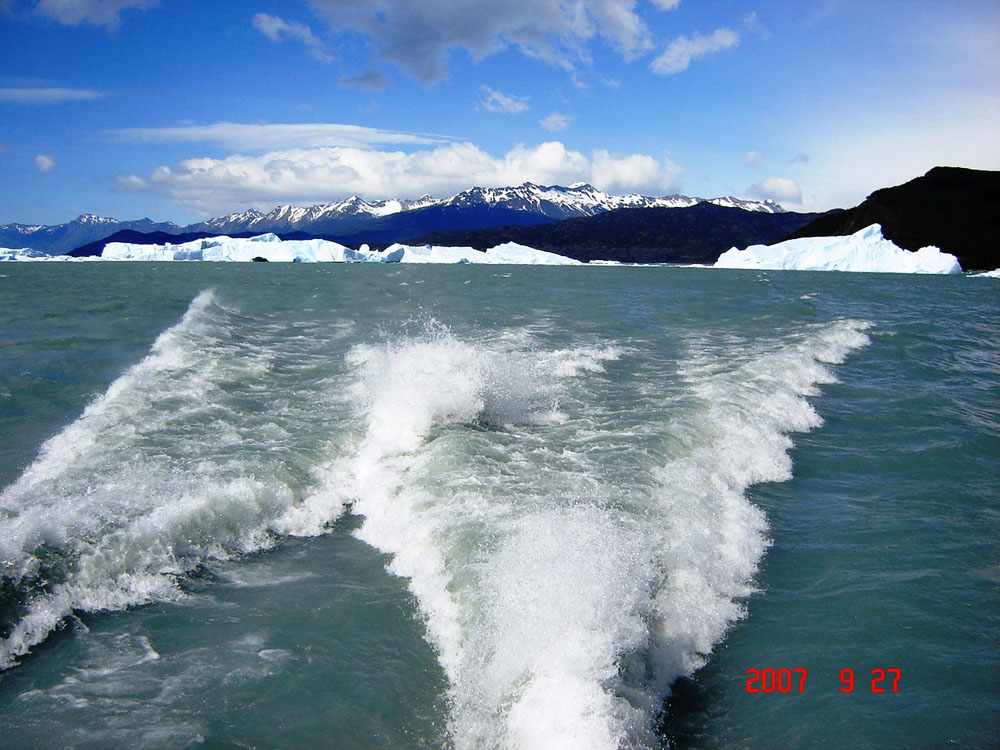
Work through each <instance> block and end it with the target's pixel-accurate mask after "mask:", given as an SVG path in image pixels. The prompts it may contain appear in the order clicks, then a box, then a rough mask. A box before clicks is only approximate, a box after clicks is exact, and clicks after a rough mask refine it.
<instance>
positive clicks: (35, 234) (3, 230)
mask: <svg viewBox="0 0 1000 750" xmlns="http://www.w3.org/2000/svg"><path fill="white" fill-rule="evenodd" d="M123 229H133V230H135V231H138V232H171V233H173V232H179V231H180V230H181V227H179V226H177V225H176V224H174V223H172V222H156V221H153V220H152V219H138V220H136V221H118V219H109V218H106V217H103V216H95V215H93V214H82V215H81V216H77V217H76V218H75V219H73V221H68V222H66V223H65V224H55V225H51V226H46V225H42V224H4V225H0V247H14V248H20V247H30V248H32V249H34V250H40V251H42V252H46V253H53V254H58V253H65V252H68V251H69V250H72V249H73V248H75V247H79V246H80V245H85V244H87V243H88V242H94V241H95V240H99V239H102V238H104V237H107V236H108V235H110V234H113V233H114V232H119V231H121V230H123Z"/></svg>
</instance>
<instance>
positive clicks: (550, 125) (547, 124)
mask: <svg viewBox="0 0 1000 750" xmlns="http://www.w3.org/2000/svg"><path fill="white" fill-rule="evenodd" d="M572 119H573V118H571V117H570V116H569V115H564V114H563V113H562V112H553V113H552V114H551V115H549V116H548V117H543V118H542V119H541V120H539V121H538V122H539V123H540V124H541V126H542V127H543V128H545V129H546V130H548V131H550V132H552V133H555V132H557V131H559V130H565V129H566V128H568V127H569V124H570V122H571V120H572Z"/></svg>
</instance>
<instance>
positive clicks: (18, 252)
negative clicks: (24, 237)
mask: <svg viewBox="0 0 1000 750" xmlns="http://www.w3.org/2000/svg"><path fill="white" fill-rule="evenodd" d="M5 260H20V261H25V260H28V261H38V260H77V258H72V257H70V256H69V255H49V254H48V253H45V252H42V251H41V250H33V249H32V248H30V247H19V248H12V247H0V261H5Z"/></svg>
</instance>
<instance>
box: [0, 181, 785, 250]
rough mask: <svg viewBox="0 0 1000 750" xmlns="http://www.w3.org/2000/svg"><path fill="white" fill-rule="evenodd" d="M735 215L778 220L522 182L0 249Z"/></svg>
mask: <svg viewBox="0 0 1000 750" xmlns="http://www.w3.org/2000/svg"><path fill="white" fill-rule="evenodd" d="M705 202H708V203H714V204H717V205H719V206H725V207H730V208H740V209H743V210H744V211H753V212H760V213H783V212H784V209H783V208H782V207H781V206H779V205H778V204H777V203H774V202H773V201H748V200H742V199H739V198H732V197H725V198H713V199H711V200H709V201H705V200H704V199H701V198H691V197H688V196H685V195H667V196H662V197H649V196H644V195H639V194H637V193H632V194H630V195H612V194H611V193H605V192H603V191H601V190H598V189H596V188H595V187H593V186H592V185H588V184H586V183H577V184H575V185H570V186H569V187H561V186H558V185H553V186H543V185H535V184H533V183H530V182H526V183H524V184H523V185H518V186H517V187H503V188H482V187H476V188H472V189H470V190H465V191H463V192H461V193H458V194H456V195H453V196H451V197H449V198H432V197H431V196H429V195H425V196H422V197H420V198H417V199H416V200H408V199H403V198H390V199H386V200H376V201H367V200H363V199H362V198H359V197H358V196H352V197H350V198H348V199H347V200H344V201H339V202H335V203H320V204H317V205H313V206H307V207H297V206H288V205H285V206H277V207H276V208H274V209H272V210H271V211H268V212H267V213H264V212H262V211H258V210H257V209H253V208H251V209H248V210H246V211H242V212H240V213H233V214H229V215H228V216H220V217H217V218H213V219H208V220H206V221H201V222H197V223H195V224H190V225H188V226H186V227H179V226H177V225H176V224H172V223H157V222H153V221H151V220H150V219H141V220H139V221H124V222H123V221H118V220H116V219H108V218H102V217H99V216H94V215H91V214H84V215H82V216H79V217H77V218H76V219H75V220H73V221H71V222H67V223H66V224H59V225H56V226H38V225H23V224H8V225H6V226H0V247H15V248H18V247H30V248H33V249H35V250H43V251H45V252H49V253H63V252H67V251H69V250H72V249H74V248H77V247H80V246H81V245H85V244H87V243H91V242H94V241H96V240H100V239H103V238H104V237H108V236H110V235H111V234H113V233H115V232H118V231H121V230H125V229H132V230H136V231H141V232H168V233H196V232H205V233H209V234H228V235H234V234H241V233H247V232H252V233H265V232H285V233H289V232H304V233H307V234H313V235H323V236H328V237H336V238H338V239H343V240H344V241H357V240H360V241H369V237H370V238H371V239H372V240H374V241H376V242H382V241H384V242H395V241H406V240H407V239H409V238H411V237H414V236H418V235H419V234H421V233H426V232H429V231H442V230H449V229H471V228H476V227H497V226H506V225H518V226H527V225H532V224H544V223H550V222H553V221H561V220H562V219H572V218H579V217H585V216H595V215H597V214H600V213H604V212H606V211H613V210H615V209H619V208H688V207H691V206H694V205H696V204H699V203H705Z"/></svg>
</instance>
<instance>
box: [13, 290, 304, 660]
mask: <svg viewBox="0 0 1000 750" xmlns="http://www.w3.org/2000/svg"><path fill="white" fill-rule="evenodd" d="M246 324H247V321H243V320H241V317H240V315H239V313H238V311H236V310H234V309H230V308H227V307H225V306H224V305H222V303H220V302H219V300H218V299H217V296H216V294H215V292H213V291H212V290H206V291H203V292H202V293H200V294H198V295H197V296H196V297H195V298H194V299H193V300H192V302H191V303H190V305H189V307H188V309H187V312H185V313H184V315H183V317H182V318H181V320H180V321H179V322H178V323H176V324H175V325H174V326H172V327H170V328H169V329H167V330H166V331H164V332H163V333H162V334H161V335H160V336H159V337H158V338H157V339H156V341H155V342H154V343H153V345H152V347H151V349H150V351H149V353H148V354H147V355H146V356H145V357H144V358H143V359H142V360H141V361H139V362H138V363H136V364H135V365H133V366H132V367H131V368H129V369H128V370H126V371H125V372H124V373H123V374H122V375H121V376H119V377H118V378H117V379H116V380H115V381H114V382H112V383H111V384H110V386H109V387H108V388H107V390H106V391H105V393H103V394H101V395H100V396H98V397H97V398H95V399H94V400H93V401H92V402H91V403H90V404H89V405H88V406H87V407H86V408H85V409H84V411H83V413H82V414H81V415H80V416H79V418H78V419H76V420H75V421H74V422H72V423H70V424H69V425H67V426H66V427H65V428H63V429H62V430H61V431H60V432H58V433H57V434H55V435H54V436H53V437H52V438H50V439H49V440H48V441H46V442H45V443H44V444H43V445H42V446H41V448H40V451H39V455H38V457H37V459H36V460H35V461H34V462H33V463H31V464H30V465H29V466H28V467H27V468H26V470H25V471H24V472H23V474H22V475H21V476H20V478H19V479H18V480H17V481H15V482H14V483H13V484H12V485H11V486H9V487H7V488H6V489H5V490H4V491H3V493H2V494H0V575H2V576H3V588H2V591H0V593H2V594H3V601H2V605H3V611H2V615H3V617H2V619H3V623H2V625H3V630H2V632H0V636H2V639H0V668H6V667H10V666H11V665H12V664H14V663H15V660H16V658H17V657H18V656H21V655H23V654H25V653H27V652H28V650H29V649H30V648H31V647H32V646H33V645H35V644H37V643H39V642H41V641H42V640H44V639H45V638H46V636H47V635H48V634H49V633H50V632H51V631H52V630H53V629H55V628H57V627H60V626H61V624H62V623H63V622H64V620H65V618H66V617H67V616H69V615H70V613H71V612H73V611H74V610H85V611H99V610H108V609H121V608H124V607H128V606H132V605H137V604H142V603H146V602H150V601H154V600H169V599H176V598H177V597H178V596H180V595H181V588H180V586H179V582H180V579H179V576H182V575H183V574H185V573H186V572H188V571H190V570H192V569H194V568H196V567H197V566H199V565H201V564H203V563H205V562H206V561H209V560H212V559H225V558H228V557H231V556H232V555H234V554H242V553H246V552H251V551H255V550H259V549H263V548H266V547H269V546H270V545H272V544H273V539H274V537H273V534H272V533H271V532H270V531H269V529H268V526H269V523H270V522H271V521H272V520H273V519H274V518H275V517H276V516H277V515H279V514H280V513H281V512H284V510H285V509H286V508H287V507H289V506H290V505H292V504H294V503H295V502H297V501H298V500H299V493H300V491H301V489H302V486H301V485H300V483H299V478H300V477H301V476H302V475H303V474H305V471H304V469H295V467H294V466H293V465H292V462H291V461H290V460H289V459H291V458H293V457H294V455H293V454H292V452H291V451H290V450H289V448H290V446H289V443H290V441H291V437H290V435H291V434H292V433H291V432H290V431H289V430H288V429H286V428H285V427H283V426H282V425H281V424H279V422H280V421H281V412H282V409H283V405H282V404H281V403H278V402H274V401H272V402H271V406H272V407H273V408H272V409H270V410H268V411H264V410H260V409H255V410H251V409H250V408H249V407H250V406H252V405H253V402H252V400H251V398H252V397H255V392H259V393H265V391H264V390H263V389H262V388H261V387H259V386H258V385H257V382H258V381H261V380H263V381H267V380H269V379H271V378H270V375H271V373H270V367H271V361H272V358H273V355H274V352H273V351H270V350H269V349H268V348H267V347H261V346H255V345H253V342H252V336H253V328H251V327H248V326H247V325H246ZM250 324H251V325H254V324H255V322H254V321H250ZM291 417H293V418H290V420H289V421H290V422H294V421H296V420H295V418H294V415H291ZM289 467H290V468H289Z"/></svg>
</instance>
